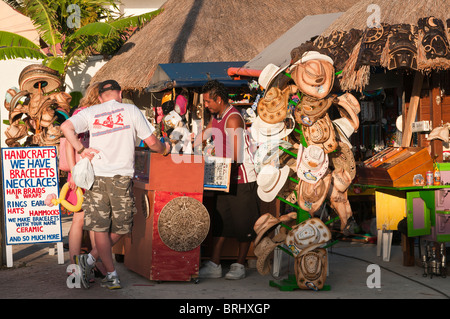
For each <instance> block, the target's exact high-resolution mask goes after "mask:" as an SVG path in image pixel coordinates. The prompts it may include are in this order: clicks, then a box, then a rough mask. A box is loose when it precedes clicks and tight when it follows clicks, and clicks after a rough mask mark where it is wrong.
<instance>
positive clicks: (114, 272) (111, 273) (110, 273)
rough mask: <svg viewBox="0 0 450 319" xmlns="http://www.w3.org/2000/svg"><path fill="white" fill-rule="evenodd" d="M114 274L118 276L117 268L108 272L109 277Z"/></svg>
mask: <svg viewBox="0 0 450 319" xmlns="http://www.w3.org/2000/svg"><path fill="white" fill-rule="evenodd" d="M112 276H117V272H116V270H114V271H113V272H109V273H108V277H109V278H111V277H112Z"/></svg>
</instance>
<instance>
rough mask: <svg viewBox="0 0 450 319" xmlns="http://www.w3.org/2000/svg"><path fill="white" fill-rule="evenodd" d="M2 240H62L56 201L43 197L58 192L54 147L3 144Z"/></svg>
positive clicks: (10, 243) (19, 241)
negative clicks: (45, 200)
mask: <svg viewBox="0 0 450 319" xmlns="http://www.w3.org/2000/svg"><path fill="white" fill-rule="evenodd" d="M2 169H3V199H4V203H3V205H4V206H3V207H4V213H5V228H6V244H7V245H13V244H31V243H43V242H58V241H61V240H62V234H61V218H60V217H61V213H60V209H59V205H57V206H52V207H49V206H47V205H45V203H44V198H45V197H46V196H47V195H48V194H56V196H58V195H57V194H58V193H59V187H58V169H57V153H56V147H54V146H48V147H26V148H20V147H15V148H3V149H2Z"/></svg>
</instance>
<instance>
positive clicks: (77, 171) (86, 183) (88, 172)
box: [72, 157, 94, 189]
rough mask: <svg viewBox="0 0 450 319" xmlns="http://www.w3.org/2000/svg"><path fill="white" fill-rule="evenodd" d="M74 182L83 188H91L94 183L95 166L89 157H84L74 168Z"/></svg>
mask: <svg viewBox="0 0 450 319" xmlns="http://www.w3.org/2000/svg"><path fill="white" fill-rule="evenodd" d="M72 178H73V181H74V183H75V184H76V185H77V186H78V187H81V188H84V189H90V188H91V186H92V184H93V183H94V168H93V167H92V163H91V161H90V160H89V158H87V157H85V158H82V159H81V160H80V161H78V163H76V164H75V166H74V167H73V169H72Z"/></svg>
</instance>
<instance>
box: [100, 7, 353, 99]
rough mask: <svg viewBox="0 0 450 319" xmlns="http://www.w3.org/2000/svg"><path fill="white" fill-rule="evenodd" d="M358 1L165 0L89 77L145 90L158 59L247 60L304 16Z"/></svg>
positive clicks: (332, 10) (125, 87)
mask: <svg viewBox="0 0 450 319" xmlns="http://www.w3.org/2000/svg"><path fill="white" fill-rule="evenodd" d="M356 2H357V0H340V1H336V0H315V1H311V0H270V1H257V0H246V1H237V0H234V1H232V0H168V1H167V2H166V3H165V4H164V5H163V7H162V8H163V9H164V11H163V12H162V13H161V14H160V15H159V16H157V17H156V18H154V19H153V20H152V21H150V23H149V24H147V25H146V26H145V27H144V28H142V29H141V30H140V31H138V32H137V33H136V34H134V35H133V36H132V37H131V38H130V39H129V40H128V41H127V43H125V45H124V46H123V47H122V48H121V50H120V51H119V52H118V53H117V54H116V55H115V56H114V57H113V58H112V59H111V60H110V61H109V62H108V63H106V64H105V65H104V66H103V67H102V68H101V69H100V70H99V71H98V72H97V74H96V75H95V76H94V78H93V81H102V80H105V79H110V78H114V79H116V80H117V81H118V82H119V83H120V84H121V85H122V87H123V89H124V90H143V89H145V88H146V87H147V86H148V84H149V83H150V80H151V78H152V75H153V73H154V71H155V69H156V67H157V65H158V64H160V63H186V62H223V61H248V60H250V59H252V58H253V57H254V56H255V55H257V54H258V53H259V52H260V51H262V50H263V49H264V48H265V47H266V46H267V45H269V44H270V43H272V42H273V41H275V40H276V39H277V38H278V37H279V36H280V35H282V34H283V33H284V32H286V31H287V30H288V29H290V28H291V27H292V26H294V25H295V24H296V23H297V22H298V21H300V20H301V19H302V18H303V17H305V16H306V15H315V14H323V13H332V12H343V11H345V10H347V9H348V8H349V7H350V6H352V5H353V4H355V3H356Z"/></svg>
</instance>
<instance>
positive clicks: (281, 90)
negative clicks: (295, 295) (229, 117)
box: [251, 51, 360, 289]
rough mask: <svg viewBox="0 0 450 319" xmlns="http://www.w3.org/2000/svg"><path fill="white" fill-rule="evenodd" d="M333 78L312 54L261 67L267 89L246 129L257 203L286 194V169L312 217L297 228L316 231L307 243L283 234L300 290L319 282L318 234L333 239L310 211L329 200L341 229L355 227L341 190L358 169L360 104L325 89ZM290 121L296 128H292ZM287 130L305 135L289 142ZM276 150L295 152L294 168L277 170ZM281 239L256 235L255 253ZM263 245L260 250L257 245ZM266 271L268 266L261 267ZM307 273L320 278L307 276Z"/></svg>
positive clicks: (322, 259) (327, 61)
mask: <svg viewBox="0 0 450 319" xmlns="http://www.w3.org/2000/svg"><path fill="white" fill-rule="evenodd" d="M334 78H335V68H334V63H333V60H332V59H331V58H330V57H329V56H326V55H324V54H322V53H319V52H317V51H306V52H305V53H303V54H302V55H301V56H300V55H299V56H298V60H297V61H291V64H290V65H289V66H287V67H284V68H279V67H277V66H275V65H273V64H269V65H267V67H266V68H264V70H263V71H262V72H261V75H260V78H259V83H260V85H261V87H262V88H263V89H264V90H265V94H264V95H263V97H262V98H261V99H260V100H259V102H258V107H257V112H258V114H257V118H256V119H255V121H254V122H253V125H252V127H251V134H252V138H253V139H254V140H255V141H256V143H257V144H258V145H259V149H258V150H257V152H256V154H255V155H256V156H255V159H256V160H257V163H256V164H257V167H258V171H257V173H258V177H257V183H258V195H259V197H260V198H261V200H263V201H271V200H273V199H275V198H276V197H277V195H278V194H279V193H282V192H283V193H286V192H285V189H283V186H284V185H288V183H286V181H287V180H288V179H289V174H290V170H293V171H294V173H296V175H297V177H298V179H299V183H298V185H297V186H296V188H295V189H294V190H293V191H294V193H295V191H296V193H297V203H298V206H299V207H300V208H301V209H302V210H304V211H306V212H308V213H309V214H310V217H311V218H310V219H309V220H307V222H308V226H307V227H306V226H305V225H302V226H299V228H302V227H306V228H307V229H308V230H312V229H314V234H315V235H314V236H312V237H314V240H313V241H307V242H308V243H309V246H308V248H306V247H305V246H302V245H297V243H298V242H299V238H303V237H302V236H306V234H307V233H308V232H309V231H305V232H298V233H295V231H294V230H292V231H291V232H290V233H289V235H288V234H286V236H287V237H286V240H285V241H284V244H286V245H287V246H288V247H289V249H290V250H291V251H292V253H293V254H294V256H296V258H298V260H296V276H297V281H298V285H299V287H301V288H305V289H307V288H312V289H315V288H318V287H319V289H320V287H322V286H323V282H324V277H323V276H324V272H325V273H326V266H324V265H326V258H327V257H326V251H324V250H322V248H320V247H319V246H320V244H319V243H323V241H322V240H321V239H320V240H318V239H317V238H318V237H321V236H320V234H322V235H323V236H322V237H321V238H324V240H325V238H326V240H325V242H326V241H328V240H329V239H330V238H331V234H330V233H329V230H328V228H327V227H326V226H325V225H322V224H323V223H322V222H321V221H320V219H318V218H315V217H314V214H315V213H316V212H318V211H319V209H320V208H321V207H322V205H323V204H324V203H326V202H327V203H329V204H330V207H331V208H332V209H333V210H334V211H336V213H337V214H338V215H339V217H340V220H341V231H342V232H344V234H349V233H351V232H350V230H351V229H352V227H353V226H354V225H353V222H354V220H353V218H352V210H351V207H350V203H349V201H348V198H347V189H348V187H349V186H350V184H351V181H352V180H353V179H354V177H355V172H356V167H355V166H356V165H355V159H354V156H353V152H352V145H351V143H350V136H351V135H352V134H353V133H354V132H356V131H357V130H358V128H359V117H358V114H359V112H360V105H359V102H358V100H357V99H356V98H355V97H354V96H353V95H351V94H350V93H344V94H342V95H338V94H331V91H332V89H333V85H334ZM294 95H296V96H297V97H300V98H299V101H298V102H297V103H291V102H292V101H293V100H294V99H293V98H292V97H293V96H294ZM333 105H334V106H335V107H337V110H338V111H339V114H340V118H337V119H334V120H331V118H330V115H329V110H330V108H331V107H332V106H333ZM292 106H293V107H292ZM292 122H293V124H288V123H292ZM296 126H298V128H299V130H295V127H296ZM300 129H301V131H300ZM292 132H297V133H299V132H300V133H301V135H302V136H303V137H304V140H302V139H301V138H300V142H298V143H290V142H292V139H291V136H292V134H291V133H292ZM283 143H289V144H283ZM282 145H284V146H282ZM279 149H286V150H288V153H289V154H292V155H294V157H295V156H296V165H294V166H290V167H289V168H286V166H288V165H285V166H284V167H282V168H279V164H280V163H279V161H276V160H275V158H274V157H277V155H279V154H280V153H279V152H278V150H279ZM295 153H297V154H295ZM258 163H259V164H258ZM291 180H292V178H291ZM287 193H289V192H287ZM326 199H328V200H327V201H326ZM312 221H313V224H315V226H317V225H319V224H321V223H322V224H321V225H320V229H321V230H323V231H324V232H323V233H321V232H320V231H317V229H316V228H314V227H315V226H311V225H310V224H309V223H311V222H312ZM274 222H275V221H274ZM275 224H276V223H275ZM299 225H301V224H299ZM294 233H295V234H297V235H294ZM325 235H326V236H325ZM279 236H280V235H278V237H277V238H275V237H273V238H272V239H271V240H270V241H269V239H268V238H267V239H266V238H264V239H263V240H259V242H258V244H257V245H256V247H255V253H256V252H258V253H260V254H262V255H263V256H266V255H267V252H266V251H267V249H269V250H270V249H272V248H273V247H275V246H276V245H279V244H280V238H279ZM295 236H297V237H295ZM317 236H318V237H317ZM266 237H267V236H266ZM307 237H308V236H306V237H304V238H305V239H306V238H307ZM274 238H275V240H274ZM296 240H297V241H296ZM261 244H264V246H265V247H266V248H264V249H263V248H262V247H258V245H261ZM317 244H319V245H317ZM267 247H268V248H267ZM263 251H265V253H263ZM301 252H303V253H301ZM307 254H308V256H306V255H307ZM264 269H265V271H267V267H265V268H264ZM319 273H320V275H319ZM313 277H315V278H319V279H320V280H313V279H311V278H313ZM307 278H310V279H309V280H308V279H307ZM307 282H309V284H306V283H307Z"/></svg>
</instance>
